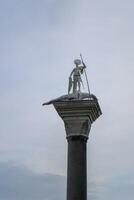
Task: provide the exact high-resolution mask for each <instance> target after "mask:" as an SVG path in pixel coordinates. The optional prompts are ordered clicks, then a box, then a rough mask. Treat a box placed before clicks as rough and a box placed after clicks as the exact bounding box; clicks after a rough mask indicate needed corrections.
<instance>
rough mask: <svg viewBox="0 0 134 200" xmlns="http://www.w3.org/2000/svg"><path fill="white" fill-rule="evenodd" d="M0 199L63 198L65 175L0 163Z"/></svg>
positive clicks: (49, 199) (58, 199)
mask: <svg viewBox="0 0 134 200" xmlns="http://www.w3.org/2000/svg"><path fill="white" fill-rule="evenodd" d="M0 180H1V181H0V200H24V199H25V200H32V199H33V200H34V199H35V200H37V199H38V200H42V199H45V200H63V199H65V177H63V176H59V175H53V174H42V175H39V174H36V173H33V172H32V171H30V170H28V169H26V168H24V167H22V166H14V165H12V164H11V163H0Z"/></svg>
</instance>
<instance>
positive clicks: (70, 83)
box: [68, 77, 73, 94]
mask: <svg viewBox="0 0 134 200" xmlns="http://www.w3.org/2000/svg"><path fill="white" fill-rule="evenodd" d="M72 85H73V81H72V78H71V77H69V84H68V94H69V92H70V90H71V88H72Z"/></svg>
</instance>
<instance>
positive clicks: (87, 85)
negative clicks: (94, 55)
mask: <svg viewBox="0 0 134 200" xmlns="http://www.w3.org/2000/svg"><path fill="white" fill-rule="evenodd" d="M80 58H81V61H82V64H83V65H84V66H85V67H86V65H85V63H84V62H83V58H82V55H81V54H80ZM84 73H85V77H86V82H87V87H88V93H89V95H90V88H89V82H88V78H87V73H86V70H85V68H84Z"/></svg>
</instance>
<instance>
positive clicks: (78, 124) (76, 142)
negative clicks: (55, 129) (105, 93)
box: [53, 98, 101, 200]
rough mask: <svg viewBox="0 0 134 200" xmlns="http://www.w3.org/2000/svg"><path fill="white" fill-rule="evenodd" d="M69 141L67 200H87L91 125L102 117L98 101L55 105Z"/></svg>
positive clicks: (71, 101) (55, 103) (89, 100)
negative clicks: (88, 151) (88, 145)
mask: <svg viewBox="0 0 134 200" xmlns="http://www.w3.org/2000/svg"><path fill="white" fill-rule="evenodd" d="M53 105H54V107H55V109H56V110H57V112H58V114H59V116H60V117H61V118H62V119H63V121H64V124H65V130H66V135H67V141H68V167H67V200H87V169H86V168H87V158H86V143H87V139H88V135H89V132H90V128H91V124H92V123H93V122H94V121H95V120H96V119H97V118H98V117H99V116H100V115H101V109H100V107H99V104H98V101H97V99H95V98H93V99H88V100H70V101H68V100H67V101H59V102H58V101H57V102H54V103H53Z"/></svg>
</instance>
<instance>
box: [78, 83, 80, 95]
mask: <svg viewBox="0 0 134 200" xmlns="http://www.w3.org/2000/svg"><path fill="white" fill-rule="evenodd" d="M78 91H79V92H80V81H79V80H78Z"/></svg>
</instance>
